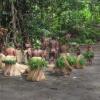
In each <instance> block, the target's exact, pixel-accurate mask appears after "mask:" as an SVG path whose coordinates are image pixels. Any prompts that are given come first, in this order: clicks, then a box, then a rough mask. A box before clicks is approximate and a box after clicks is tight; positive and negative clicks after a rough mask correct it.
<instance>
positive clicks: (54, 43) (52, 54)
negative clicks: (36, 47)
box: [49, 37, 59, 63]
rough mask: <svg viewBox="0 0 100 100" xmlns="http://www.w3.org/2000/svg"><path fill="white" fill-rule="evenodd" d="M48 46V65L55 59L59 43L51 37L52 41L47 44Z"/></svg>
mask: <svg viewBox="0 0 100 100" xmlns="http://www.w3.org/2000/svg"><path fill="white" fill-rule="evenodd" d="M49 45H50V63H51V62H54V61H55V59H56V58H57V55H58V51H59V42H58V41H57V40H56V39H55V38H54V37H52V39H51V40H50V42H49Z"/></svg>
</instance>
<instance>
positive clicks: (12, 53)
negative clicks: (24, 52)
mask: <svg viewBox="0 0 100 100" xmlns="http://www.w3.org/2000/svg"><path fill="white" fill-rule="evenodd" d="M8 55H9V56H15V57H16V49H15V48H13V47H8V48H6V49H5V56H8Z"/></svg>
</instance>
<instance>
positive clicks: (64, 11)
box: [0, 0, 100, 43]
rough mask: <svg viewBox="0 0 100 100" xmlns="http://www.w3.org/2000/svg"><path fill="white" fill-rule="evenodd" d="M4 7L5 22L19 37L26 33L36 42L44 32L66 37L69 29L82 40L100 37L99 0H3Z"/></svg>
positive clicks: (3, 22) (1, 8)
mask: <svg viewBox="0 0 100 100" xmlns="http://www.w3.org/2000/svg"><path fill="white" fill-rule="evenodd" d="M13 9H14V11H13ZM0 10H1V11H0V16H1V20H0V22H1V25H2V26H5V27H8V28H9V29H10V31H11V33H14V34H13V37H14V39H16V41H22V39H23V38H24V37H23V36H25V37H28V38H29V39H31V41H32V42H34V41H35V40H36V39H38V38H40V37H41V35H45V36H55V37H57V38H59V37H60V38H61V37H62V38H64V35H66V34H67V33H69V34H71V36H72V39H71V41H76V42H79V43H81V42H87V41H86V39H89V40H92V41H95V40H97V39H99V38H100V29H99V28H100V1H99V0H59V2H58V0H2V2H1V1H0ZM16 34H17V35H16ZM62 40H63V39H62Z"/></svg>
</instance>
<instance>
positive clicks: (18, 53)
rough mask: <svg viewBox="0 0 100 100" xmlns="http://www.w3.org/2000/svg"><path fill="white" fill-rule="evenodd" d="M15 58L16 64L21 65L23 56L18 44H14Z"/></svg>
mask: <svg viewBox="0 0 100 100" xmlns="http://www.w3.org/2000/svg"><path fill="white" fill-rule="evenodd" d="M16 58H17V62H18V63H22V59H23V54H22V50H21V46H20V44H16Z"/></svg>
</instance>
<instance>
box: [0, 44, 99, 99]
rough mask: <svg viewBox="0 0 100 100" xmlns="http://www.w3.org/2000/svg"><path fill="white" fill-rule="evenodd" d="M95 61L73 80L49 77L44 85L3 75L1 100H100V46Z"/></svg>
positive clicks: (70, 78) (96, 50) (0, 85)
mask: <svg viewBox="0 0 100 100" xmlns="http://www.w3.org/2000/svg"><path fill="white" fill-rule="evenodd" d="M95 56H96V57H95V61H94V64H93V65H92V66H87V67H86V68H85V69H83V70H74V71H73V73H72V74H71V76H70V77H67V78H64V77H54V76H49V77H48V79H47V80H46V81H43V82H27V81H26V80H24V79H22V78H4V77H3V76H1V75H0V100H100V46H98V45H96V46H95Z"/></svg>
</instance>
